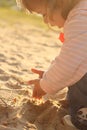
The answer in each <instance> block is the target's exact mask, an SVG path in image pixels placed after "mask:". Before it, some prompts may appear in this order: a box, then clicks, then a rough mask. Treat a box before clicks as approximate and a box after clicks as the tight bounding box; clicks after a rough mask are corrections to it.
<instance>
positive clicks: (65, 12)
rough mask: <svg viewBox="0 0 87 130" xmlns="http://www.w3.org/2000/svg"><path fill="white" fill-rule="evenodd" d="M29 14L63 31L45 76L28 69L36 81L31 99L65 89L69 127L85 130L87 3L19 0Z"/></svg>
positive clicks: (86, 125) (86, 124) (66, 0)
mask: <svg viewBox="0 0 87 130" xmlns="http://www.w3.org/2000/svg"><path fill="white" fill-rule="evenodd" d="M21 2H22V4H23V6H24V7H25V8H26V9H27V10H29V11H30V12H31V13H32V12H36V13H39V14H41V15H42V16H43V19H44V22H45V23H47V24H51V25H52V26H54V25H56V26H58V27H60V28H61V27H64V39H65V41H64V44H63V46H62V49H61V53H60V55H59V56H57V57H56V58H55V60H54V61H53V62H52V64H51V65H50V67H49V68H48V70H47V71H46V72H43V71H40V70H36V69H32V71H33V72H34V73H37V74H39V76H40V77H39V79H34V80H30V81H29V84H33V85H34V90H33V97H35V98H41V97H42V96H44V95H45V94H46V93H49V94H54V93H56V92H58V91H59V90H61V89H63V88H64V87H66V86H68V96H67V98H68V102H69V107H70V115H71V121H72V123H73V124H74V125H75V126H76V127H77V128H79V129H80V130H87V114H86V113H87V108H86V107H87V0H21Z"/></svg>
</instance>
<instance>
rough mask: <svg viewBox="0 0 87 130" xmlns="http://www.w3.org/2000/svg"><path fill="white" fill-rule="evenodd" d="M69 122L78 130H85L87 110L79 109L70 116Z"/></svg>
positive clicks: (86, 126)
mask: <svg viewBox="0 0 87 130" xmlns="http://www.w3.org/2000/svg"><path fill="white" fill-rule="evenodd" d="M71 121H72V123H73V124H74V125H75V126H76V127H77V128H78V129H79V130H87V108H81V109H79V110H78V111H77V112H76V113H74V114H72V115H71Z"/></svg>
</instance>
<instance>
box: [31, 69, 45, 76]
mask: <svg viewBox="0 0 87 130" xmlns="http://www.w3.org/2000/svg"><path fill="white" fill-rule="evenodd" d="M31 71H32V72H33V73H36V74H39V75H41V74H43V71H41V70H37V69H33V68H32V69H31Z"/></svg>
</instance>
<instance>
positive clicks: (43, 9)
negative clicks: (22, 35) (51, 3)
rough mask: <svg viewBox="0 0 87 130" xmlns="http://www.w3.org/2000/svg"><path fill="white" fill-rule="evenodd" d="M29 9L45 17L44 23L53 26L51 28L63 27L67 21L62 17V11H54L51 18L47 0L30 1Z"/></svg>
mask: <svg viewBox="0 0 87 130" xmlns="http://www.w3.org/2000/svg"><path fill="white" fill-rule="evenodd" d="M29 8H30V9H31V10H32V11H33V12H36V13H38V14H41V15H42V16H43V19H44V22H45V23H49V24H51V26H58V27H60V28H61V27H63V26H64V22H65V20H64V19H63V17H62V16H61V10H59V9H54V10H53V12H52V17H51V18H49V14H48V11H47V10H48V8H47V0H30V3H29Z"/></svg>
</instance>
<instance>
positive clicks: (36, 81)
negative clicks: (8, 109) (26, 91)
mask: <svg viewBox="0 0 87 130" xmlns="http://www.w3.org/2000/svg"><path fill="white" fill-rule="evenodd" d="M28 84H29V85H30V84H33V85H34V89H33V95H32V96H33V97H34V98H37V99H41V98H42V96H44V95H45V94H46V92H44V91H43V90H42V88H41V87H40V79H34V80H30V81H28Z"/></svg>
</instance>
